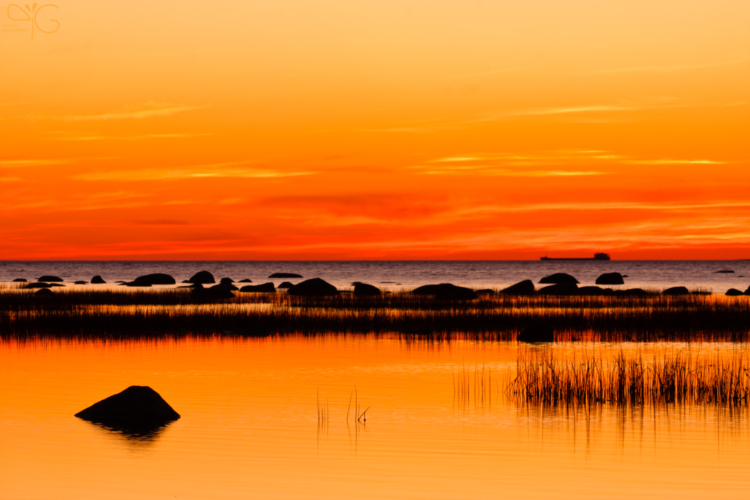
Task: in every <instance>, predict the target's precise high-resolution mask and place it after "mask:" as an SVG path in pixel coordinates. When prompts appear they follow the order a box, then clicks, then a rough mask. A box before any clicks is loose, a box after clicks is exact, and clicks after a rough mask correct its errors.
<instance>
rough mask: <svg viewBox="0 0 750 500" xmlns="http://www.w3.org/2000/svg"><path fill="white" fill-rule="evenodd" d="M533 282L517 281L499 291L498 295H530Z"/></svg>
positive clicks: (532, 291)
mask: <svg viewBox="0 0 750 500" xmlns="http://www.w3.org/2000/svg"><path fill="white" fill-rule="evenodd" d="M534 291H535V289H534V282H533V281H531V280H523V281H519V282H518V283H516V284H515V285H511V286H509V287H508V288H504V289H502V290H500V293H504V294H506V295H532V294H533V293H534Z"/></svg>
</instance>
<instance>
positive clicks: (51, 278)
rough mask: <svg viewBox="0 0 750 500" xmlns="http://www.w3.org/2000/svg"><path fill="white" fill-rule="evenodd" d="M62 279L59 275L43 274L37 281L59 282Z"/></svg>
mask: <svg viewBox="0 0 750 500" xmlns="http://www.w3.org/2000/svg"><path fill="white" fill-rule="evenodd" d="M62 280H63V279H62V278H60V277H59V276H51V275H47V274H45V275H44V276H42V277H41V278H39V279H38V280H37V281H45V282H48V283H53V282H60V281H62Z"/></svg>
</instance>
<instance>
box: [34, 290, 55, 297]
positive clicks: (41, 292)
mask: <svg viewBox="0 0 750 500" xmlns="http://www.w3.org/2000/svg"><path fill="white" fill-rule="evenodd" d="M54 295H55V292H53V291H52V290H50V289H49V288H40V289H39V290H37V291H36V292H34V297H52V296H54Z"/></svg>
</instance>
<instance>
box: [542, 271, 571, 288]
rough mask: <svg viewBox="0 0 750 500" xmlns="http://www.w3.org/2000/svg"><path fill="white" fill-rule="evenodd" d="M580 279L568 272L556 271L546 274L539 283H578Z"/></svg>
mask: <svg viewBox="0 0 750 500" xmlns="http://www.w3.org/2000/svg"><path fill="white" fill-rule="evenodd" d="M578 282H579V281H578V280H577V279H575V278H574V277H573V276H571V275H569V274H567V273H555V274H551V275H549V276H545V277H544V278H542V279H540V280H539V283H553V284H555V285H559V284H562V283H576V284H577V283H578Z"/></svg>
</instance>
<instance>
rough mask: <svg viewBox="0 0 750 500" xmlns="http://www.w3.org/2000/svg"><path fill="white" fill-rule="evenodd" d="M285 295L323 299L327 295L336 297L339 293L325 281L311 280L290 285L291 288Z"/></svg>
mask: <svg viewBox="0 0 750 500" xmlns="http://www.w3.org/2000/svg"><path fill="white" fill-rule="evenodd" d="M287 293H288V294H289V295H300V296H318V297H325V296H329V295H338V294H339V291H338V290H337V289H336V287H335V286H333V285H331V284H330V283H328V282H327V281H325V280H322V279H320V278H312V279H309V280H305V281H303V282H301V283H297V284H296V285H292V287H291V288H289V289H288V290H287Z"/></svg>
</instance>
